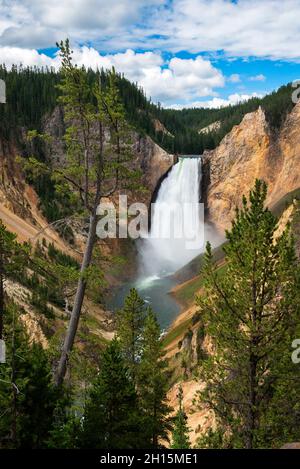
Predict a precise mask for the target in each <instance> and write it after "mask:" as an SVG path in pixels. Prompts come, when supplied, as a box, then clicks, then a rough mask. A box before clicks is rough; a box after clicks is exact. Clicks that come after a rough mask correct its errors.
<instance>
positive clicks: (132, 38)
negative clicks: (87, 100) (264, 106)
mask: <svg viewBox="0 0 300 469" xmlns="http://www.w3.org/2000/svg"><path fill="white" fill-rule="evenodd" d="M299 9H300V0H285V1H284V2H283V1H282V0H265V1H261V0H240V1H235V2H233V1H228V0H210V1H208V0H173V1H172V2H170V1H169V0H110V1H109V2H108V1H107V0H64V1H63V2H62V1H61V0H52V1H51V2H49V0H39V1H38V0H0V10H1V22H0V44H1V45H2V46H4V45H7V46H19V47H25V48H34V49H37V48H45V47H53V46H54V44H55V41H57V40H59V39H64V38H65V37H66V36H69V37H70V39H71V40H72V41H73V42H74V43H76V44H77V45H78V44H83V43H85V44H89V45H91V44H92V45H93V46H94V47H96V48H97V49H99V50H106V51H108V50H111V51H114V52H115V51H124V50H126V49H128V48H133V49H135V48H139V49H143V50H149V49H155V48H156V49H160V50H167V51H172V52H178V51H180V50H186V51H189V52H193V53H196V54H198V53H199V52H201V51H207V52H212V53H214V52H215V51H222V50H223V51H224V52H225V55H226V56H227V57H228V58H229V57H249V56H257V57H268V58H271V59H287V60H294V61H299V60H300V54H299V46H298V44H299V40H300V22H299V18H298V16H299V15H298V12H299Z"/></svg>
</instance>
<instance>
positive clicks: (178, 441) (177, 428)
mask: <svg viewBox="0 0 300 469" xmlns="http://www.w3.org/2000/svg"><path fill="white" fill-rule="evenodd" d="M182 400H183V392H182V387H181V386H180V387H179V391H178V403H179V409H178V411H177V414H176V416H175V419H174V428H173V432H172V444H171V448H172V449H188V448H190V447H191V443H190V440H189V431H190V430H189V428H188V426H187V423H186V420H187V418H186V414H185V412H184V409H183V404H182Z"/></svg>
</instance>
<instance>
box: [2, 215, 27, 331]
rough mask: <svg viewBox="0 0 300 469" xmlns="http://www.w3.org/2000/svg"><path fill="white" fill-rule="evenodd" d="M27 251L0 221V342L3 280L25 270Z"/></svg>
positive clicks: (3, 304)
mask: <svg viewBox="0 0 300 469" xmlns="http://www.w3.org/2000/svg"><path fill="white" fill-rule="evenodd" d="M28 251H29V248H28V246H26V245H25V244H24V245H21V244H19V243H18V242H17V241H16V235H15V234H13V233H10V232H9V231H7V229H6V228H5V226H4V224H3V222H2V220H0V340H1V339H2V338H3V337H2V336H3V323H4V310H5V301H4V300H5V298H4V293H5V280H6V279H7V278H8V277H12V276H16V275H17V273H18V272H19V271H23V270H24V269H25V266H26V262H27V254H28Z"/></svg>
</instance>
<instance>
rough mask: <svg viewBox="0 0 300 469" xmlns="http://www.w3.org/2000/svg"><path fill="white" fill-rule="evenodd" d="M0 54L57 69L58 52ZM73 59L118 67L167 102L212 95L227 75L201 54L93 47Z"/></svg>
mask: <svg viewBox="0 0 300 469" xmlns="http://www.w3.org/2000/svg"><path fill="white" fill-rule="evenodd" d="M0 57H1V61H3V62H4V63H5V64H6V65H7V67H10V66H11V65H13V64H16V65H19V64H23V65H24V66H26V65H29V66H33V65H37V66H48V67H54V68H55V69H58V68H59V66H60V61H59V57H58V55H56V56H55V57H54V58H51V57H48V56H47V55H45V54H42V53H38V52H37V51H36V50H35V49H21V48H18V47H8V46H5V47H0ZM73 58H74V62H75V63H76V64H78V65H79V66H81V65H85V66H86V67H90V68H92V69H94V70H96V69H97V68H98V69H101V68H104V69H110V68H112V67H115V69H116V70H117V71H118V72H120V73H124V75H125V76H126V77H127V78H128V79H129V80H131V81H134V82H137V83H138V84H139V85H140V86H142V87H143V89H144V90H145V91H146V94H147V96H148V97H151V98H152V99H153V100H154V101H161V103H162V104H163V105H168V104H170V103H171V102H174V100H175V99H178V98H180V99H181V100H184V101H185V102H186V103H188V102H190V101H191V100H194V99H196V98H201V97H204V96H213V95H215V94H216V92H215V88H219V87H223V86H224V83H225V79H224V76H223V74H222V72H221V71H220V70H218V69H217V68H215V67H214V66H213V65H212V64H211V62H210V61H209V60H205V59H203V58H202V57H201V56H198V57H196V58H194V59H180V58H176V57H173V58H172V59H171V60H170V61H169V62H168V63H167V64H165V63H164V60H163V58H162V56H161V54H160V53H158V52H151V51H149V52H140V53H137V52H134V51H133V50H131V49H128V50H127V51H125V52H123V53H116V54H106V55H102V54H100V53H99V52H98V51H97V50H95V49H94V48H92V47H87V46H83V47H80V48H76V47H75V48H74V54H73Z"/></svg>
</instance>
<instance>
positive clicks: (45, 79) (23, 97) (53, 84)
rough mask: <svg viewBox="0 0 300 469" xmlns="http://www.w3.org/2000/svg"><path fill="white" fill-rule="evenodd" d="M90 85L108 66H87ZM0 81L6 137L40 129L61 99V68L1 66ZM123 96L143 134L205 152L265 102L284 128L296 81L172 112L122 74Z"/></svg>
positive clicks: (273, 122) (172, 147)
mask: <svg viewBox="0 0 300 469" xmlns="http://www.w3.org/2000/svg"><path fill="white" fill-rule="evenodd" d="M87 75H88V80H89V82H90V83H92V82H95V81H98V80H99V76H101V82H102V83H103V84H104V86H105V83H106V82H107V73H106V72H105V71H104V70H101V71H97V72H94V71H92V70H87ZM0 79H3V80H5V82H6V86H7V101H8V104H7V106H5V107H4V106H2V109H0V118H1V127H0V132H1V135H5V136H6V137H8V136H9V135H10V134H11V132H14V131H15V129H16V128H17V127H20V126H21V127H22V126H25V127H26V128H27V129H28V130H30V129H40V127H41V125H42V121H43V118H44V117H45V115H46V114H47V113H51V112H52V111H53V109H54V107H55V105H56V102H57V97H58V88H57V84H58V82H59V80H60V77H59V72H55V71H54V70H49V69H47V68H46V69H43V68H38V69H37V68H36V69H34V68H22V67H21V68H20V67H12V69H11V70H6V68H5V65H1V66H0ZM118 87H119V90H120V96H121V98H122V102H123V104H124V106H125V110H126V117H127V119H128V121H129V122H130V123H131V124H132V125H133V126H134V128H135V129H137V130H138V131H139V132H140V133H141V134H147V135H149V136H150V137H152V138H153V139H154V141H156V142H157V143H158V144H159V145H160V146H162V147H163V148H164V149H166V150H167V151H169V152H171V153H178V154H202V153H203V151H204V150H206V149H213V148H215V147H216V146H217V145H218V144H219V143H220V141H221V140H222V138H223V137H224V136H225V135H226V134H227V133H228V132H230V130H231V129H232V127H233V126H234V125H237V124H239V123H240V122H241V120H242V118H243V116H244V115H245V114H247V113H249V112H252V111H255V110H256V109H257V108H258V107H259V106H261V107H262V108H263V109H264V110H265V113H266V118H267V120H268V122H269V124H270V127H271V129H272V130H274V131H276V130H278V129H279V128H280V126H281V124H282V123H283V121H284V119H285V117H286V115H287V114H288V112H289V111H290V110H291V109H292V107H293V105H294V104H293V102H292V100H291V99H290V96H291V93H292V86H291V84H287V85H284V86H282V87H280V88H279V89H278V90H276V91H274V92H272V93H271V94H269V95H266V96H265V97H263V98H251V99H249V100H248V101H246V102H243V103H240V104H236V105H230V106H226V107H224V108H220V109H206V108H199V109H198V108H196V109H183V110H171V109H165V108H162V107H161V106H160V105H159V104H158V105H157V104H154V103H152V102H151V100H150V99H149V98H148V97H146V95H145V93H144V91H143V90H142V89H141V88H140V87H139V86H138V85H137V84H134V83H131V82H130V81H129V80H127V79H126V78H125V77H124V76H123V75H118ZM155 120H158V121H159V122H161V124H163V126H164V128H165V129H164V130H162V129H160V128H157V127H156V126H155ZM218 121H220V127H219V128H218V129H215V130H212V131H208V132H204V133H199V130H201V129H203V128H205V127H206V126H208V125H210V124H212V123H214V122H218Z"/></svg>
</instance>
